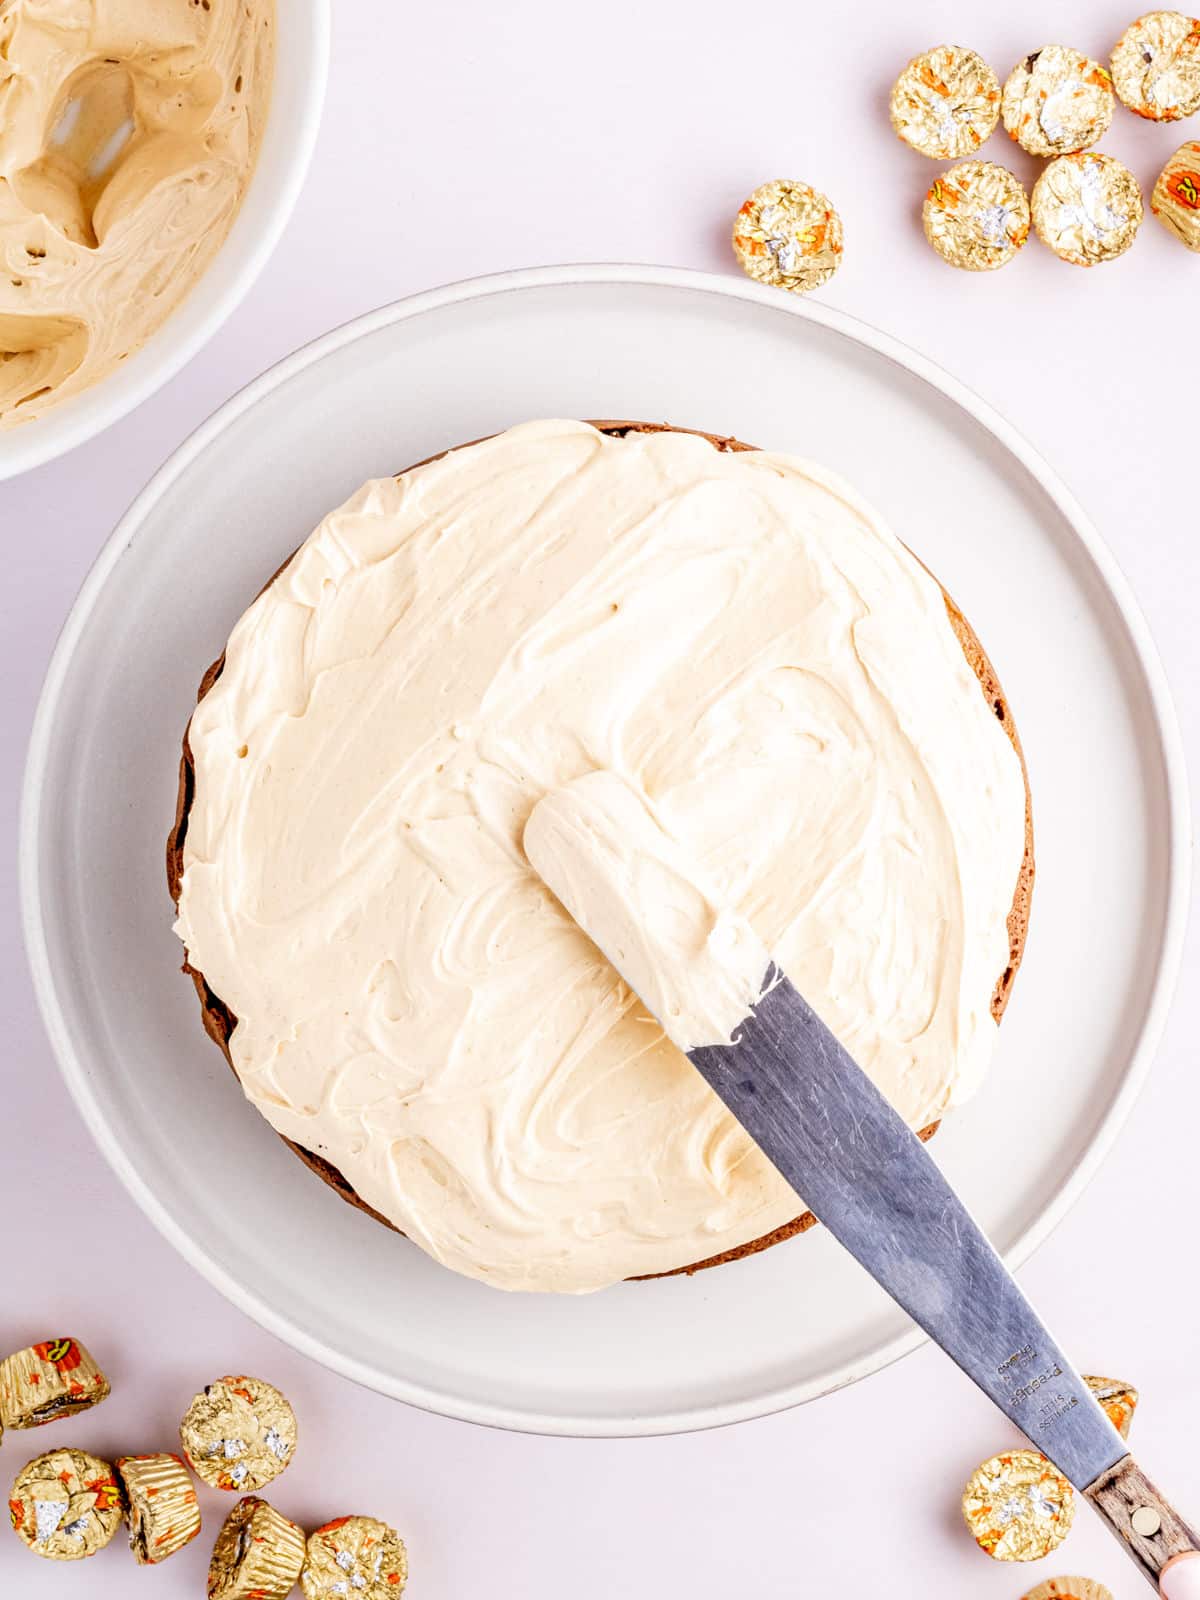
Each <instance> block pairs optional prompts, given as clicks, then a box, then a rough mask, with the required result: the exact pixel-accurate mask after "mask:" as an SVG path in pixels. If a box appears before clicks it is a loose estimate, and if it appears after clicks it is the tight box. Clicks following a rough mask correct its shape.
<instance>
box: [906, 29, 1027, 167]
mask: <svg viewBox="0 0 1200 1600" xmlns="http://www.w3.org/2000/svg"><path fill="white" fill-rule="evenodd" d="M889 110H890V113H891V118H892V127H893V128H894V129H895V130H896V132H897V134H898V135H899V136H900V138H901V139H903V140H904V142H905V144H907V145H911V146H912V148H913V149H914V150H919V151H920V152H921V154H922V155H923V156H932V157H933V158H934V159H935V160H936V161H955V160H957V159H958V158H959V157H960V156H970V155H974V154H975V152H976V150H978V149H979V146H980V145H981V144H982V143H983V141H984V140H985V139H986V138H987V137H988V135H989V134H990V133H991V131H992V129H993V128H994V127H995V126H996V122H997V119H998V118H999V116H1000V80H999V79H998V78H997V77H996V74H995V73H994V72H993V71H992V69H991V67H989V66H988V64H987V62H986V61H985V60H984V59H983V57H982V56H979V55H976V54H975V52H974V50H968V49H966V48H965V47H964V46H963V45H958V44H943V45H938V47H937V48H936V49H935V50H926V51H925V53H924V55H919V56H915V57H914V58H913V59H912V60H911V61H910V62H909V63H908V65H907V66H906V67H905V69H904V71H903V72H902V73H901V74H900V76H899V77H898V78H897V79H896V82H895V83H894V84H893V86H892V97H891V102H890V106H889Z"/></svg>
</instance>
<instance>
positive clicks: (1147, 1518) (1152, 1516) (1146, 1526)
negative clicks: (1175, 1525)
mask: <svg viewBox="0 0 1200 1600" xmlns="http://www.w3.org/2000/svg"><path fill="white" fill-rule="evenodd" d="M1129 1524H1130V1526H1131V1527H1132V1529H1133V1531H1134V1533H1136V1534H1140V1536H1141V1537H1142V1538H1143V1539H1149V1538H1150V1537H1151V1536H1152V1535H1153V1534H1156V1533H1157V1532H1158V1530H1159V1529H1160V1528H1161V1527H1162V1518H1161V1517H1160V1516H1159V1514H1158V1512H1157V1511H1155V1509H1154V1507H1153V1506H1138V1508H1137V1510H1136V1511H1135V1512H1134V1513H1133V1515H1132V1516H1131V1517H1130V1519H1129Z"/></svg>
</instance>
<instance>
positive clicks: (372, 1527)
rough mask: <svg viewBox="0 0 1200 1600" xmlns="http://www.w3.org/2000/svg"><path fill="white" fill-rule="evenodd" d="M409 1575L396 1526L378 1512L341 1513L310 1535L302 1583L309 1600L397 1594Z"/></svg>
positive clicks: (363, 1599) (369, 1599)
mask: <svg viewBox="0 0 1200 1600" xmlns="http://www.w3.org/2000/svg"><path fill="white" fill-rule="evenodd" d="M407 1581H408V1555H407V1553H406V1551H405V1549H404V1540H403V1539H402V1538H401V1537H400V1535H399V1534H398V1533H397V1532H396V1530H395V1528H389V1527H388V1525H387V1523H386V1522H377V1521H376V1520H375V1518H374V1517H339V1518H338V1519H337V1521H336V1522H327V1523H326V1524H325V1526H324V1527H323V1528H318V1529H317V1531H316V1532H315V1533H312V1534H310V1535H309V1538H308V1551H307V1554H306V1555H305V1558H304V1570H303V1571H302V1572H301V1574H300V1587H301V1589H302V1590H303V1591H304V1600H336V1597H338V1596H340V1595H353V1596H357V1597H358V1600H394V1597H395V1596H396V1595H398V1594H399V1593H400V1592H401V1590H402V1589H403V1588H404V1585H405V1583H406V1582H407Z"/></svg>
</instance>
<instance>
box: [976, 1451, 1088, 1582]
mask: <svg viewBox="0 0 1200 1600" xmlns="http://www.w3.org/2000/svg"><path fill="white" fill-rule="evenodd" d="M962 1509H963V1516H964V1518H965V1519H966V1524H967V1527H968V1528H969V1529H970V1530H971V1535H972V1537H973V1538H974V1540H975V1543H976V1544H977V1545H978V1546H979V1548H980V1549H981V1550H983V1551H985V1552H986V1553H987V1554H988V1555H989V1556H992V1557H993V1558H994V1559H995V1560H996V1561H1036V1560H1038V1558H1039V1557H1041V1556H1046V1555H1049V1554H1050V1552H1051V1550H1054V1549H1056V1548H1057V1547H1058V1546H1059V1545H1060V1544H1061V1543H1062V1542H1063V1540H1064V1539H1065V1538H1066V1536H1067V1532H1068V1530H1069V1528H1070V1526H1071V1520H1072V1518H1073V1517H1074V1515H1075V1491H1074V1490H1073V1489H1072V1488H1071V1485H1070V1484H1069V1483H1068V1482H1067V1480H1066V1479H1065V1478H1064V1477H1063V1475H1062V1474H1061V1473H1060V1472H1059V1471H1057V1469H1056V1468H1054V1467H1052V1466H1051V1465H1050V1463H1049V1462H1048V1461H1047V1460H1046V1458H1045V1456H1043V1455H1039V1454H1038V1452H1037V1451H1036V1450H1010V1451H1008V1452H1007V1453H1006V1454H1005V1455H1002V1456H993V1457H992V1458H991V1460H990V1461H985V1462H984V1463H983V1465H982V1466H981V1467H977V1468H976V1469H975V1471H974V1472H973V1473H972V1475H971V1478H970V1480H969V1482H968V1483H967V1487H966V1488H965V1490H964V1491H963V1501H962Z"/></svg>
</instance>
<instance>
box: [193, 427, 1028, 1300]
mask: <svg viewBox="0 0 1200 1600" xmlns="http://www.w3.org/2000/svg"><path fill="white" fill-rule="evenodd" d="M592 426H593V427H595V428H598V429H599V430H600V432H602V433H608V434H614V435H622V434H626V433H689V434H693V435H695V436H696V437H698V438H702V439H707V440H708V442H709V443H710V444H711V445H712V446H713V448H714V449H716V450H756V449H757V448H758V446H757V445H751V444H744V443H743V442H742V441H741V440H739V439H735V438H733V437H731V436H725V435H721V434H712V433H705V432H703V431H702V430H701V429H698V428H676V427H672V426H671V424H670V423H665V422H625V421H614V420H609V419H606V420H603V421H597V422H594V423H593V424H592ZM470 442H471V443H479V442H480V441H479V440H472V441H470ZM455 448H456V449H467V448H469V446H468V445H460V446H456V447H455ZM448 454H450V452H449V451H441V452H439V454H438V455H436V456H430V457H428V458H427V459H428V460H429V461H436V460H439V459H440V458H441V456H443V455H448ZM426 464H427V463H426V462H425V461H420V462H416V463H414V465H413V466H412V467H406V468H405V469H404V471H406V472H411V471H413V470H415V467H417V466H425V465H426ZM397 476H401V477H402V476H403V473H399V474H397ZM293 554H295V552H293ZM291 559H292V557H291V556H289V557H288V558H287V560H286V561H284V562H283V564H282V565H281V566H280V567H279V568H278V570H277V571H276V572H275V573H273V574H272V576H271V577H270V578H269V579H268V580H267V582H266V583H265V584H264V585H263V587H262V589H261V590H260V591H259V593H260V594H263V593H265V592H266V590H267V589H269V588H270V586H271V584H272V583H274V581H275V579H276V578H278V577H279V575H280V573H282V572H283V571H284V570H285V569H286V568H287V566H288V565H289V564H290V562H291ZM927 570H928V569H927ZM931 576H934V581H935V582H936V581H937V579H936V576H935V575H934V574H931ZM940 587H941V585H940V584H939V588H940ZM942 595H943V598H944V600H945V603H946V612H947V615H948V616H949V619H950V625H951V627H952V628H953V629H954V633H955V636H956V638H957V639H958V642H959V645H960V646H961V648H962V652H963V655H964V656H965V657H966V659H967V663H968V665H969V666H970V667H971V670H972V671H973V672H974V674H975V676H976V678H977V679H978V680H979V685H980V688H981V689H982V691H983V694H984V696H985V698H986V699H987V701H988V704H989V705H990V707H991V709H992V711H993V713H994V715H995V716H996V717H997V718H998V719H999V721H1000V722H1001V723H1002V724H1003V727H1004V731H1005V733H1006V734H1007V735H1008V738H1009V741H1010V743H1011V744H1012V747H1013V749H1014V750H1015V751H1016V753H1017V759H1018V760H1019V761H1020V763H1021V777H1022V780H1023V781H1024V784H1025V852H1024V856H1023V858H1022V861H1021V870H1020V872H1019V874H1018V876H1017V884H1016V888H1015V890H1014V892H1013V901H1012V907H1011V909H1010V910H1009V914H1008V944H1009V960H1008V965H1007V966H1006V967H1005V969H1004V971H1003V973H1001V975H1000V977H999V978H998V979H997V981H996V986H995V989H994V990H993V992H992V1004H991V1009H992V1016H993V1017H994V1018H995V1021H996V1023H997V1026H998V1025H999V1023H1000V1019H1001V1017H1002V1016H1003V1015H1004V1009H1005V1007H1006V1006H1007V1004H1008V1000H1009V996H1010V995H1011V993H1012V985H1013V979H1014V977H1015V976H1016V973H1017V969H1018V968H1019V967H1020V965H1021V958H1022V956H1023V954H1024V951H1025V938H1026V935H1027V933H1028V929H1029V913H1030V905H1031V901H1032V896H1033V880H1034V853H1033V802H1032V797H1031V795H1030V790H1029V774H1028V771H1027V769H1026V766H1025V753H1024V751H1023V750H1022V748H1021V741H1020V738H1019V736H1018V734H1017V729H1016V725H1015V723H1014V721H1013V717H1012V713H1011V710H1010V709H1009V705H1008V701H1007V700H1006V698H1005V695H1004V690H1003V689H1002V687H1001V685H1000V680H999V678H998V676H997V674H996V670H995V668H994V667H993V666H992V664H991V662H990V661H989V659H988V656H987V652H986V651H985V650H984V648H983V645H982V644H981V643H980V640H979V638H978V636H977V634H976V633H975V631H974V629H973V628H972V627H971V624H970V623H969V622H968V621H967V619H966V617H965V616H964V615H963V613H962V612H961V611H960V610H959V609H958V607H957V606H956V605H955V603H954V601H953V600H952V599H951V598H950V596H949V595H948V594H947V593H946V591H945V589H942ZM224 665H225V655H224V652H222V653H221V655H220V656H219V657H218V658H217V660H216V661H214V662H213V663H212V665H211V666H210V667H209V668H208V670H207V672H206V673H205V674H204V676H203V678H202V679H201V681H200V688H199V690H198V692H197V695H196V703H197V704H199V703H200V701H201V700H203V699H204V696H205V695H206V694H207V693H208V691H209V690H210V689H211V688H212V686H213V684H214V683H215V682H216V681H217V679H218V678H219V677H220V675H221V671H222V669H223V667H224ZM190 730H191V720H190V719H189V721H188V727H187V728H186V729H185V730H184V735H183V751H182V755H181V758H180V763H179V791H178V797H177V800H176V807H175V821H174V824H173V826H172V828H171V831H170V833H169V834H168V836H167V885H168V888H169V890H170V894H171V899H172V900H173V901H174V903H175V906H176V909H178V906H179V892H180V885H181V883H182V880H183V848H184V841H185V839H186V837H187V826H188V814H189V812H190V810H191V805H192V799H193V796H194V794H195V786H196V774H195V763H194V761H193V759H192V751H191V745H190V743H189V741H188V734H189V732H190ZM182 970H183V971H184V972H185V973H187V975H188V976H189V977H190V978H191V980H192V983H193V984H194V985H195V989H196V994H197V996H198V998H199V1001H200V1012H201V1017H202V1020H203V1024H204V1030H205V1032H206V1033H207V1034H208V1036H209V1038H210V1039H212V1040H213V1042H214V1043H215V1044H216V1045H217V1046H218V1048H219V1049H220V1050H221V1052H222V1054H223V1055H224V1057H225V1059H226V1061H227V1062H228V1063H229V1067H230V1069H231V1070H232V1071H233V1072H234V1074H235V1076H236V1073H237V1069H236V1068H235V1067H234V1065H233V1055H232V1053H231V1051H230V1048H229V1038H230V1035H231V1034H232V1032H233V1029H234V1027H235V1026H236V1024H237V1018H236V1016H235V1015H234V1014H233V1012H232V1011H230V1009H229V1007H228V1006H226V1005H225V1003H224V1002H223V1001H222V1000H221V999H220V997H219V996H218V995H216V994H214V993H213V991H212V990H211V989H210V988H209V986H208V983H207V982H206V981H205V977H204V974H203V973H202V972H200V971H199V970H198V969H197V968H195V967H193V966H192V965H191V963H190V962H189V961H188V960H187V958H186V956H185V958H184V962H183V967H182ZM239 1081H240V1080H239ZM938 1126H939V1124H938V1123H937V1122H933V1123H931V1124H930V1125H929V1126H928V1127H927V1128H922V1129H921V1130H920V1137H921V1138H922V1139H931V1138H932V1137H933V1135H934V1134H935V1133H936V1132H937V1129H938ZM279 1137H280V1138H281V1139H283V1142H284V1143H285V1144H286V1145H287V1146H288V1147H289V1149H291V1150H292V1151H293V1152H294V1153H295V1154H296V1155H297V1156H299V1157H300V1159H301V1161H303V1162H304V1164H305V1166H307V1167H308V1168H309V1169H310V1170H311V1171H313V1172H315V1173H316V1174H317V1176H318V1177H319V1178H321V1179H323V1180H324V1182H325V1183H327V1184H328V1185H329V1187H330V1188H331V1189H333V1190H335V1191H336V1192H337V1193H338V1194H339V1195H340V1196H341V1197H342V1199H343V1200H345V1201H347V1202H349V1204H351V1205H353V1206H356V1207H357V1208H358V1209H359V1210H360V1211H365V1212H366V1213H367V1215H368V1216H371V1217H374V1218H375V1220H376V1221H377V1222H382V1223H383V1225H384V1226H385V1227H387V1228H391V1229H392V1231H393V1232H396V1233H400V1232H402V1230H401V1229H399V1228H397V1227H396V1224H395V1223H394V1222H391V1221H390V1220H389V1219H388V1218H387V1217H385V1216H384V1215H383V1213H382V1212H380V1211H376V1209H375V1207H374V1206H372V1205H368V1203H367V1202H366V1201H365V1200H364V1199H363V1198H362V1196H361V1195H360V1194H359V1193H358V1191H357V1190H356V1189H355V1188H354V1187H353V1186H352V1185H351V1184H350V1183H348V1182H347V1180H346V1179H345V1177H343V1175H342V1173H341V1172H340V1171H339V1170H338V1169H337V1167H335V1166H334V1165H333V1164H332V1163H331V1162H329V1161H326V1160H325V1158H324V1157H323V1156H319V1155H317V1154H316V1153H315V1152H314V1151H312V1150H306V1149H305V1148H304V1147H303V1146H302V1145H299V1144H297V1143H295V1141H294V1140H292V1139H288V1138H286V1137H285V1136H284V1135H283V1134H280V1135H279ZM816 1220H817V1219H816V1218H815V1217H814V1216H813V1214H812V1212H811V1211H806V1212H804V1213H803V1215H801V1216H798V1217H795V1218H794V1219H793V1220H792V1221H791V1222H787V1223H785V1224H784V1225H783V1226H782V1227H780V1228H774V1229H772V1231H771V1232H770V1233H765V1234H763V1235H761V1236H760V1237H759V1238H757V1239H751V1240H749V1241H748V1242H747V1243H746V1244H743V1245H739V1246H737V1248H736V1249H733V1250H723V1251H721V1252H720V1253H719V1254H717V1255H713V1256H707V1257H705V1259H704V1260H703V1261H694V1262H692V1263H691V1264H690V1265H688V1266H684V1267H675V1268H673V1269H672V1270H671V1271H669V1272H653V1273H644V1274H641V1275H639V1276H638V1277H637V1278H635V1279H633V1280H631V1281H633V1282H647V1281H650V1280H652V1279H655V1278H673V1277H677V1276H678V1275H679V1274H681V1273H685V1274H689V1275H690V1274H691V1273H693V1272H702V1271H704V1270H705V1269H706V1268H708V1267H719V1266H721V1265H722V1264H723V1263H724V1262H727V1261H738V1260H740V1259H741V1258H742V1257H743V1256H751V1255H756V1254H757V1253H758V1252H759V1251H760V1250H768V1249H770V1247H771V1246H772V1245H776V1244H780V1243H781V1242H782V1241H783V1240H784V1239H790V1238H793V1237H794V1236H795V1235H797V1234H801V1233H807V1232H808V1230H809V1229H810V1228H811V1227H812V1226H813V1225H814V1224H815V1222H816Z"/></svg>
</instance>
